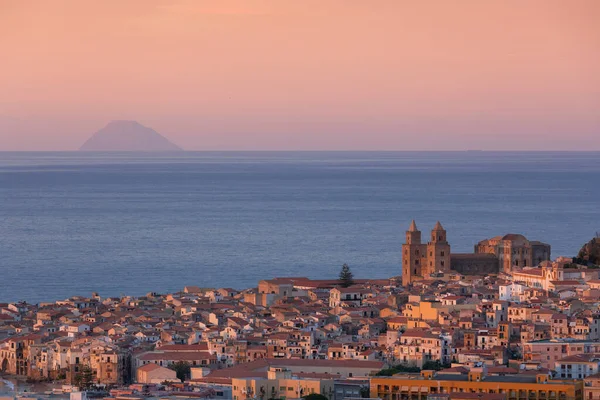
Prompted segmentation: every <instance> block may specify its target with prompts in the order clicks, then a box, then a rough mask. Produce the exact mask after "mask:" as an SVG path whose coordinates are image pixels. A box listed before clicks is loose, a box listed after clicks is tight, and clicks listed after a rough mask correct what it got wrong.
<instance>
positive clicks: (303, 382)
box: [231, 367, 333, 400]
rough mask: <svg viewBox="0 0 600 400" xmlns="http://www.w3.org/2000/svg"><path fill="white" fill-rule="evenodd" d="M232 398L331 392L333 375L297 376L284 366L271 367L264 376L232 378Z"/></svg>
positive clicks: (298, 396) (288, 397) (326, 393)
mask: <svg viewBox="0 0 600 400" xmlns="http://www.w3.org/2000/svg"><path fill="white" fill-rule="evenodd" d="M231 388H232V396H233V400H245V399H255V398H260V399H262V398H264V399H284V398H285V399H299V398H301V397H303V396H307V395H309V394H323V395H326V396H331V395H332V394H333V377H330V378H323V377H314V378H312V377H311V378H297V377H292V372H291V371H290V370H289V369H286V368H277V367H271V368H269V371H268V372H267V377H266V378H233V379H232V380H231Z"/></svg>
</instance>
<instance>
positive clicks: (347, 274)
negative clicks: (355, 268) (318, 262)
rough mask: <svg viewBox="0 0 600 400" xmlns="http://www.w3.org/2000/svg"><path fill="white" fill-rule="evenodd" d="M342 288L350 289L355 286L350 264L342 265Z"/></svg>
mask: <svg viewBox="0 0 600 400" xmlns="http://www.w3.org/2000/svg"><path fill="white" fill-rule="evenodd" d="M339 280H340V286H342V287H345V288H347V287H349V286H352V285H354V275H352V272H351V271H350V267H349V266H348V264H344V265H342V270H341V271H340V278H339Z"/></svg>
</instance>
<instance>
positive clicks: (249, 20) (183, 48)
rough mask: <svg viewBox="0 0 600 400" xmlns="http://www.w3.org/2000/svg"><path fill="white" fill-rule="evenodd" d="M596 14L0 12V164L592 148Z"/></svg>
mask: <svg viewBox="0 0 600 400" xmlns="http://www.w3.org/2000/svg"><path fill="white" fill-rule="evenodd" d="M599 20H600V1H597V0H586V1H584V0H562V1H553V0H543V1H536V0H498V1H496V0H436V1H429V0H414V1H402V0H389V1H384V0H381V1H379V0H368V1H363V0H270V1H269V0H262V1H261V0H237V1H233V0H231V1H230V0H213V1H203V0H103V1H87V0H83V1H82V0H68V1H67V0H62V1H61V0H52V1H43V0H39V1H29V0H0V150H61V149H66V150H68V149H75V148H77V147H79V146H80V145H81V143H82V142H83V141H85V139H87V137H88V136H90V135H91V134H92V133H93V132H95V131H97V130H98V129H100V128H101V127H102V126H104V125H105V124H106V123H107V122H108V121H110V120H113V119H134V120H137V121H139V122H141V123H143V124H145V125H148V126H151V127H153V128H154V129H156V130H157V131H159V132H160V133H162V134H164V135H165V136H168V137H169V138H170V139H171V140H173V141H174V142H175V143H177V144H179V145H180V146H182V147H184V148H186V149H188V150H203V149H206V150H215V149H234V150H235V149H240V150H255V149H298V150H302V149H306V150H311V149H312V150H314V149H324V150H326V149H340V150H349V149H362V150H377V149H383V150H423V149H430V150H443V149H448V150H455V149H490V150H510V149H514V150H536V149H539V150H544V149H580V150H600V23H598V21H599Z"/></svg>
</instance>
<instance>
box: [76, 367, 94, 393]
mask: <svg viewBox="0 0 600 400" xmlns="http://www.w3.org/2000/svg"><path fill="white" fill-rule="evenodd" d="M74 382H75V386H77V387H78V388H79V389H80V390H87V389H89V388H91V387H92V386H93V385H94V371H92V369H91V368H90V367H88V366H87V365H84V366H83V367H82V368H81V370H80V371H79V372H78V373H76V374H75V378H74Z"/></svg>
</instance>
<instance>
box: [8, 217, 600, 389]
mask: <svg viewBox="0 0 600 400" xmlns="http://www.w3.org/2000/svg"><path fill="white" fill-rule="evenodd" d="M400 262H401V263H402V268H400V267H399V268H398V272H399V276H397V277H392V278H389V279H355V278H354V277H353V275H352V273H351V271H350V268H349V267H348V266H347V265H344V266H343V268H342V271H341V272H340V275H339V277H334V279H330V280H317V279H309V278H307V277H302V276H298V277H277V278H273V279H265V280H260V281H258V282H257V286H256V287H254V288H249V289H244V290H239V289H233V288H226V287H225V288H219V289H208V288H201V287H198V286H184V287H182V290H181V291H180V292H177V293H170V294H158V293H148V294H146V295H145V296H140V297H133V296H122V297H102V296H101V295H99V294H96V293H94V294H92V295H91V296H90V297H80V296H76V297H71V298H69V299H65V300H62V301H55V302H48V303H39V304H28V303H26V302H16V303H0V377H2V378H3V379H5V380H11V379H12V380H13V381H14V382H17V384H18V383H19V382H25V383H31V384H33V383H36V384H39V385H46V386H45V387H47V388H48V392H44V393H40V395H41V394H44V395H47V396H49V397H52V395H61V394H62V393H64V392H77V393H80V392H89V393H90V396H91V395H92V393H100V395H99V396H101V397H104V398H107V399H115V400H137V399H144V398H149V397H153V398H161V399H163V398H165V399H166V398H180V399H181V398H207V399H209V398H210V399H233V400H244V399H261V400H267V399H298V398H308V397H311V398H313V399H322V398H326V399H329V400H342V399H354V398H378V399H390V400H391V399H411V400H422V399H428V400H429V399H431V400H442V399H444V400H445V399H452V400H463V399H464V400H471V399H481V398H486V399H490V400H501V399H502V400H571V399H573V400H584V399H585V400H600V308H599V307H600V276H599V272H600V269H599V268H598V266H597V265H595V264H594V263H595V262H597V260H591V259H586V258H585V257H576V258H566V257H558V258H555V259H552V258H551V249H550V246H549V245H548V244H545V243H541V242H538V241H530V240H528V239H527V238H525V237H524V236H523V235H519V234H506V235H503V236H497V237H494V238H490V239H484V240H482V241H481V242H479V243H477V244H475V245H474V252H473V253H472V254H453V253H452V252H451V247H450V244H449V242H448V241H447V235H446V231H445V230H444V228H443V226H442V224H441V223H439V222H438V223H437V224H436V225H435V226H434V227H433V230H432V231H431V235H430V237H429V240H428V241H427V242H426V243H425V242H423V241H422V237H421V232H420V231H419V230H418V228H417V225H416V223H415V222H414V221H413V223H412V224H411V225H410V227H409V228H408V230H407V232H406V240H405V244H404V245H403V246H402V260H401V261H400V260H399V264H400ZM198 280H200V281H201V278H199V279H198ZM182 286H183V285H182ZM0 386H1V384H0ZM18 395H19V393H18V389H16V392H15V393H14V396H18ZM21 395H22V393H21ZM34 396H35V395H34Z"/></svg>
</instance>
